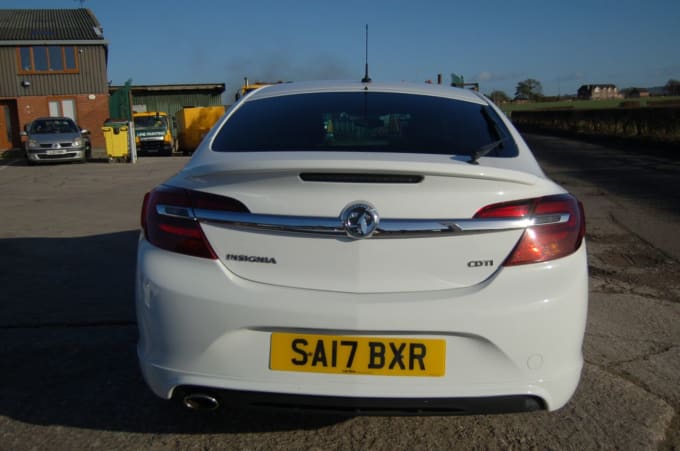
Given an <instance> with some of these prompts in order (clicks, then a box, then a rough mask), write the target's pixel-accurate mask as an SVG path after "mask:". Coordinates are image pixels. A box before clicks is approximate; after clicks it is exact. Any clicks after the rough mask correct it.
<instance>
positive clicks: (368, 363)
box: [269, 332, 446, 377]
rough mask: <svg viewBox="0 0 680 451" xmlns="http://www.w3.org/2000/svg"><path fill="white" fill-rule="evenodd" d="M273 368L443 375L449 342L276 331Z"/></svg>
mask: <svg viewBox="0 0 680 451" xmlns="http://www.w3.org/2000/svg"><path fill="white" fill-rule="evenodd" d="M269 367H270V368H271V369H272V370H277V371H306V372H313V373H340V374H364V375H384V376H435V377H437V376H443V375H444V373H445V370H446V341H445V340H438V339H411V338H385V337H350V336H342V335H341V336H337V335H310V334H291V333H280V332H274V333H272V335H271V352H270V354H269Z"/></svg>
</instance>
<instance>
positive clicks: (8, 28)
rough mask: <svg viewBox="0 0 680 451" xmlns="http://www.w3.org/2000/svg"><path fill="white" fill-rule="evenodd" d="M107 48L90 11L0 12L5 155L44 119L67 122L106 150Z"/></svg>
mask: <svg viewBox="0 0 680 451" xmlns="http://www.w3.org/2000/svg"><path fill="white" fill-rule="evenodd" d="M107 60H108V42H107V41H106V40H105V39H104V35H103V30H102V26H101V25H100V23H99V21H98V20H97V18H96V17H95V16H94V14H93V13H92V11H90V10H89V9H84V8H79V9H0V149H7V148H12V147H20V146H21V136H20V131H21V130H22V129H23V127H24V126H25V125H26V124H28V123H30V122H31V121H32V120H33V119H35V118H37V117H41V116H68V117H71V118H73V119H74V120H75V121H76V122H77V123H78V125H80V126H81V127H82V128H87V129H88V130H90V131H91V133H92V134H91V140H92V146H93V147H99V148H103V147H104V137H103V135H102V133H101V126H102V124H103V122H104V120H105V119H106V118H107V117H108V114H109V92H108V82H107V77H106V74H107Z"/></svg>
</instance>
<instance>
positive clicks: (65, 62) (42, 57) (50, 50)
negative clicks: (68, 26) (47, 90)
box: [17, 45, 78, 74]
mask: <svg viewBox="0 0 680 451" xmlns="http://www.w3.org/2000/svg"><path fill="white" fill-rule="evenodd" d="M17 55H18V58H19V68H20V69H19V73H21V74H43V73H49V74H55V73H57V74H58V73H62V74H63V73H74V72H78V50H77V49H76V47H66V46H59V45H36V46H32V47H19V48H18V49H17Z"/></svg>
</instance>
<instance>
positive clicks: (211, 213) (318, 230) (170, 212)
mask: <svg viewBox="0 0 680 451" xmlns="http://www.w3.org/2000/svg"><path fill="white" fill-rule="evenodd" d="M157 210H158V212H159V214H166V215H167V216H173V217H181V218H185V219H189V218H191V219H195V220H198V221H202V222H207V223H216V224H222V225H226V226H228V227H235V228H242V229H251V230H261V231H269V232H282V233H302V234H322V235H331V236H336V235H337V236H347V235H346V234H347V232H346V230H345V227H344V225H343V224H342V220H341V219H340V218H339V217H338V218H328V217H309V216H285V215H265V214H255V213H241V212H229V211H217V210H203V209H195V210H193V211H192V210H191V209H190V208H186V207H179V208H178V207H171V206H166V205H159V206H158V208H157ZM161 210H162V212H161ZM191 213H193V216H186V215H189V214H191ZM185 214H186V215H185ZM569 219H570V215H569V214H568V213H560V214H549V215H539V216H535V217H532V218H522V219H504V218H490V219H381V220H380V224H379V225H378V228H377V230H376V231H375V233H374V235H373V238H380V237H384V238H388V237H389V238H395V237H405V236H441V235H456V234H465V233H484V232H493V231H503V230H520V229H525V228H527V227H532V226H541V225H551V224H564V223H566V222H567V221H569Z"/></svg>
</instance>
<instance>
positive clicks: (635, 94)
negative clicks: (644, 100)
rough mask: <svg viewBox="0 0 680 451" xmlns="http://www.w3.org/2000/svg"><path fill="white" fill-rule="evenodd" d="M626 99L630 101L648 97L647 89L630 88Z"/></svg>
mask: <svg viewBox="0 0 680 451" xmlns="http://www.w3.org/2000/svg"><path fill="white" fill-rule="evenodd" d="M626 97H628V98H630V99H639V98H640V97H649V89H645V88H631V89H630V90H629V91H628V93H627V95H626Z"/></svg>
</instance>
